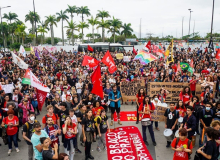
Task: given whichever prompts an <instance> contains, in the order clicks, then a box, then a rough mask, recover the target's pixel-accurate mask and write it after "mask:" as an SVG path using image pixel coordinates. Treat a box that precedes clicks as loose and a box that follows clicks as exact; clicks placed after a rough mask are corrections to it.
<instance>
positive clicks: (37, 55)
mask: <svg viewBox="0 0 220 160" xmlns="http://www.w3.org/2000/svg"><path fill="white" fill-rule="evenodd" d="M35 56H36V57H37V58H38V60H40V56H39V54H38V51H37V49H35Z"/></svg>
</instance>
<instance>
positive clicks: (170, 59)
mask: <svg viewBox="0 0 220 160" xmlns="http://www.w3.org/2000/svg"><path fill="white" fill-rule="evenodd" d="M165 55H166V56H167V64H169V63H170V62H174V60H173V40H172V41H171V42H170V45H169V46H168V48H167V50H166V52H165Z"/></svg>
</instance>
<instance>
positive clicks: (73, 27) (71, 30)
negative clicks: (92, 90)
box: [65, 20, 78, 45]
mask: <svg viewBox="0 0 220 160" xmlns="http://www.w3.org/2000/svg"><path fill="white" fill-rule="evenodd" d="M65 28H67V31H66V32H67V35H71V39H72V45H74V31H76V30H78V26H77V25H76V23H75V22H73V21H72V20H71V21H70V22H68V26H65Z"/></svg>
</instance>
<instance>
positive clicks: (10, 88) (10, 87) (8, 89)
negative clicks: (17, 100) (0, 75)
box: [1, 84, 14, 94]
mask: <svg viewBox="0 0 220 160" xmlns="http://www.w3.org/2000/svg"><path fill="white" fill-rule="evenodd" d="M1 87H2V89H3V90H4V91H5V93H6V94H7V93H12V92H13V89H14V86H13V84H6V85H1Z"/></svg>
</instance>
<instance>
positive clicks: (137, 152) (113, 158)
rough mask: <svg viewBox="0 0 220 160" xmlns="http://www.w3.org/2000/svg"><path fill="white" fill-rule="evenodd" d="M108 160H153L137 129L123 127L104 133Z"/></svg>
mask: <svg viewBox="0 0 220 160" xmlns="http://www.w3.org/2000/svg"><path fill="white" fill-rule="evenodd" d="M106 146H107V147H108V148H107V152H108V160H153V158H152V157H151V155H150V153H149V151H148V149H147V147H146V145H145V144H144V141H143V139H142V136H141V133H140V131H139V129H138V128H137V127H135V126H124V127H119V128H116V129H115V130H112V131H111V132H108V133H106Z"/></svg>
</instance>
